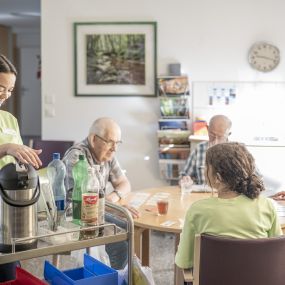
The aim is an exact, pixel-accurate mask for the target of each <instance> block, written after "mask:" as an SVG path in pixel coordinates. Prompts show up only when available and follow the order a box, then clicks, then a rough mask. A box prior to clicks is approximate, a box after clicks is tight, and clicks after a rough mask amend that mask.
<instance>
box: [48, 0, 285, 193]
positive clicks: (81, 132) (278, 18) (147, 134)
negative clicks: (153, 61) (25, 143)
mask: <svg viewBox="0 0 285 285" xmlns="http://www.w3.org/2000/svg"><path fill="white" fill-rule="evenodd" d="M284 10H285V2H284V1H282V0H263V1H260V0H251V1H248V0H247V1H246V0H240V1H234V0H200V1H196V0H178V1H170V0H155V1H153V0H143V1H138V0H121V1H117V0H105V1H101V0H61V1H57V0H49V1H42V69H43V74H42V96H43V98H42V99H43V100H42V101H43V102H44V100H45V98H46V97H48V98H52V100H54V102H55V103H54V106H55V116H54V117H48V116H46V115H45V113H44V110H45V107H46V106H45V104H43V105H42V111H43V112H42V114H43V115H42V135H43V137H44V138H46V139H74V140H76V141H79V140H81V139H82V138H84V137H85V136H86V134H87V132H88V128H89V126H90V124H91V123H92V121H93V120H94V119H95V118H97V117H100V116H111V117H113V118H114V119H115V120H117V121H118V122H119V124H120V125H121V127H122V130H123V141H124V145H123V146H122V148H121V149H120V151H119V153H118V157H119V159H120V162H121V164H122V166H123V167H124V168H125V169H127V173H128V177H129V178H130V180H131V183H132V185H133V188H134V189H140V188H144V187H151V186H158V185H163V184H166V183H165V182H164V181H162V180H160V178H159V171H158V154H157V139H156V130H157V119H158V118H159V105H158V100H157V98H144V97H135V98H127V97H119V98H115V97H110V98H109V97H108V98H104V97H91V98H85V97H84V98H78V97H74V90H73V88H74V82H73V72H74V70H73V66H74V62H73V60H74V59H73V26H72V24H73V23H74V22H84V21H94V22H96V21H156V22H157V24H158V34H157V39H158V45H157V54H158V58H157V64H158V74H166V73H167V65H168V64H169V63H173V62H180V63H181V64H182V69H183V71H184V73H186V74H188V75H189V78H190V81H204V80H205V81H216V80H218V81H284V80H285V62H284V60H283V58H282V56H283V54H284V51H285V37H284V32H283V29H282V27H284V26H285V18H284V15H283V14H284V13H283V12H284ZM259 40H266V41H269V42H272V43H274V44H276V45H277V46H278V47H279V49H280V51H281V62H280V64H279V66H278V68H277V69H276V70H275V71H273V72H271V73H265V74H262V73H259V72H255V71H254V70H252V69H251V68H250V66H249V64H248V63H247V53H248V50H249V48H250V46H251V45H252V44H253V43H254V42H255V41H259ZM146 155H148V156H150V160H148V161H146V160H144V156H146Z"/></svg>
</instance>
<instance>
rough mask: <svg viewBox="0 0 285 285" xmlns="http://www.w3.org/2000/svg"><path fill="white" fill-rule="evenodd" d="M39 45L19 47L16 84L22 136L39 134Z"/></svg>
mask: <svg viewBox="0 0 285 285" xmlns="http://www.w3.org/2000/svg"><path fill="white" fill-rule="evenodd" d="M40 54H41V53H40V48H39V47H24V48H20V58H19V62H20V68H19V75H18V79H19V82H18V84H20V85H18V86H19V87H20V88H19V96H20V97H21V98H20V118H18V119H19V125H20V129H21V135H22V136H40V135H41V80H40V78H38V72H39V64H40V63H39V60H40Z"/></svg>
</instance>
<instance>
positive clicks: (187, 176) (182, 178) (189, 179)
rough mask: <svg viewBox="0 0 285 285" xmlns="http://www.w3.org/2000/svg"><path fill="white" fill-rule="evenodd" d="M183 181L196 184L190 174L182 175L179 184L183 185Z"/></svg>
mask: <svg viewBox="0 0 285 285" xmlns="http://www.w3.org/2000/svg"><path fill="white" fill-rule="evenodd" d="M181 183H187V184H191V185H192V184H194V181H193V180H192V179H191V177H190V176H189V175H185V176H182V177H181V179H180V180H179V186H181Z"/></svg>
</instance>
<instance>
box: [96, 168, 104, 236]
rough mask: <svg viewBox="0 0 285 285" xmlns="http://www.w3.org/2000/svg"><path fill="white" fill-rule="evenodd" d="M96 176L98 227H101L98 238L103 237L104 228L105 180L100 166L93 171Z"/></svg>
mask: <svg viewBox="0 0 285 285" xmlns="http://www.w3.org/2000/svg"><path fill="white" fill-rule="evenodd" d="M95 172H96V176H97V178H98V181H99V186H100V188H99V204H98V225H99V226H101V225H102V227H100V228H99V236H103V235H104V227H103V225H104V224H105V179H104V174H103V170H102V172H101V171H100V166H98V167H97V168H96V169H95Z"/></svg>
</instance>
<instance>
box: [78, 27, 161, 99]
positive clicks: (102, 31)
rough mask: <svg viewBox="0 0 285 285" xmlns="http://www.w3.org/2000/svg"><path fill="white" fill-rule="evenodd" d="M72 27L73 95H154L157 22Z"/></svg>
mask: <svg viewBox="0 0 285 285" xmlns="http://www.w3.org/2000/svg"><path fill="white" fill-rule="evenodd" d="M73 27H74V82H75V87H74V90H75V96H145V97H154V96H156V93H157V92H156V89H157V88H156V73H157V66H156V29H157V25H156V22H80V23H74V26H73Z"/></svg>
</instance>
